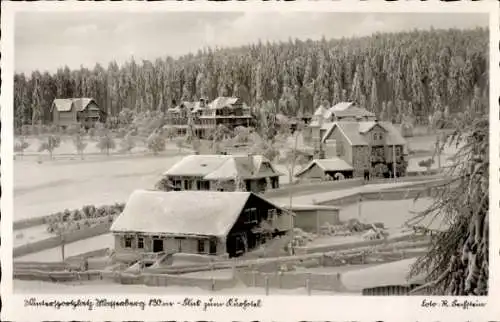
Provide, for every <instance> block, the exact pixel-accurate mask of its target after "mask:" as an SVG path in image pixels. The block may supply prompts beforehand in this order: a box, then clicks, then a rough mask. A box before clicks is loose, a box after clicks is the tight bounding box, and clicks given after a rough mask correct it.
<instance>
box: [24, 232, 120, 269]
mask: <svg viewBox="0 0 500 322" xmlns="http://www.w3.org/2000/svg"><path fill="white" fill-rule="evenodd" d="M102 248H114V239H113V236H112V235H111V234H105V235H100V236H96V237H92V238H88V239H83V240H79V241H76V242H74V243H70V244H67V245H65V246H64V254H65V256H66V257H70V256H76V255H80V254H82V253H86V252H90V251H94V250H98V249H102ZM61 260H62V254H61V247H55V248H50V249H46V250H44V251H41V252H38V253H33V254H28V255H25V256H21V257H17V258H16V261H35V262H58V261H61Z"/></svg>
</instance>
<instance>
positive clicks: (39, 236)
mask: <svg viewBox="0 0 500 322" xmlns="http://www.w3.org/2000/svg"><path fill="white" fill-rule="evenodd" d="M50 237H54V234H51V233H49V232H47V226H45V225H40V226H34V227H30V228H25V229H20V230H16V231H15V232H14V237H13V238H14V247H17V246H19V245H24V244H28V243H34V242H37V241H40V240H43V239H46V238H50Z"/></svg>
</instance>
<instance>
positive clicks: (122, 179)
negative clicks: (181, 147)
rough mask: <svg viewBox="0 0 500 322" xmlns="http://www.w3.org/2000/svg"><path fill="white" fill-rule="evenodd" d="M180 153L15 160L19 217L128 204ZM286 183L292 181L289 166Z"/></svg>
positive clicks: (285, 175)
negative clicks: (88, 205)
mask: <svg viewBox="0 0 500 322" xmlns="http://www.w3.org/2000/svg"><path fill="white" fill-rule="evenodd" d="M183 157H184V155H176V156H161V155H160V156H142V157H141V156H130V157H115V156H110V157H106V156H102V157H99V158H98V159H97V160H91V159H89V160H78V159H76V160H57V159H56V160H52V161H44V162H42V163H38V162H37V160H36V159H33V158H28V157H26V158H24V159H17V160H16V161H15V162H14V208H15V212H14V220H20V219H25V218H31V217H38V216H45V215H50V214H52V213H55V212H59V211H63V210H64V209H77V208H81V207H82V206H83V205H86V204H92V205H105V204H113V203H115V202H125V201H126V200H127V199H128V197H129V196H130V194H131V193H132V191H134V190H136V189H149V188H152V187H153V186H154V184H155V183H156V182H157V181H158V179H159V178H160V177H161V174H162V173H163V172H165V171H166V170H168V169H169V168H170V167H171V166H172V165H174V164H175V163H176V162H178V161H179V160H181V159H182V158H183ZM276 168H277V170H278V171H280V172H282V173H283V176H281V178H280V182H281V184H286V183H288V181H289V180H288V174H287V171H286V167H285V166H283V165H277V166H276Z"/></svg>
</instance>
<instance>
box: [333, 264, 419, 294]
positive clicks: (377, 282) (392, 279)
mask: <svg viewBox="0 0 500 322" xmlns="http://www.w3.org/2000/svg"><path fill="white" fill-rule="evenodd" d="M415 261H416V258H410V259H405V260H401V261H397V262H392V263H386V264H380V265H376V266H372V267H368V268H364V269H360V270H351V271H348V272H345V273H344V274H342V283H343V285H344V286H345V287H346V288H347V289H348V290H349V291H362V290H363V289H367V288H374V287H383V286H407V285H410V284H422V283H423V281H424V276H416V277H414V278H411V279H408V274H409V273H410V269H411V266H412V265H413V263H415Z"/></svg>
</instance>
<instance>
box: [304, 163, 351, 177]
mask: <svg viewBox="0 0 500 322" xmlns="http://www.w3.org/2000/svg"><path fill="white" fill-rule="evenodd" d="M315 165H316V166H318V167H319V168H320V169H321V170H323V171H351V170H353V167H352V166H351V165H350V164H349V163H347V162H346V161H344V160H342V159H339V158H331V159H315V160H312V161H311V162H309V164H308V165H307V166H305V167H304V168H303V169H302V170H300V171H299V172H297V174H296V175H295V176H297V177H298V176H301V175H303V174H304V173H306V172H307V171H309V170H310V169H312V167H313V166H315Z"/></svg>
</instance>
